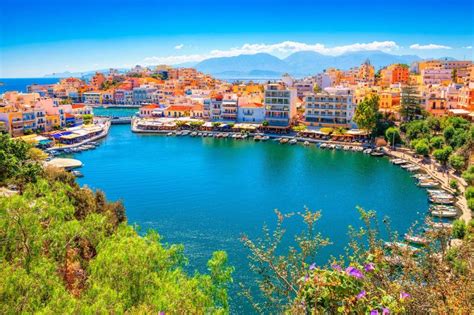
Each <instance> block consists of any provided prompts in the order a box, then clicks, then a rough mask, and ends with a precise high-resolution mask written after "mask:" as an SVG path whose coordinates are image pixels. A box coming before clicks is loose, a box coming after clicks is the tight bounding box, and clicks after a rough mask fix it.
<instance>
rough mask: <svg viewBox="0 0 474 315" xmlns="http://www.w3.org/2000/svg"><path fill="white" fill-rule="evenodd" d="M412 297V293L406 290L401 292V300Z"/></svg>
mask: <svg viewBox="0 0 474 315" xmlns="http://www.w3.org/2000/svg"><path fill="white" fill-rule="evenodd" d="M409 298H411V295H410V294H408V293H406V292H400V299H401V300H404V299H409Z"/></svg>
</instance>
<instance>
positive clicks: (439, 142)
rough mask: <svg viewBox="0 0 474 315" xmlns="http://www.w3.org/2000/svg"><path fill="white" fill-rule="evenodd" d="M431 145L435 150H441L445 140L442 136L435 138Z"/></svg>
mask: <svg viewBox="0 0 474 315" xmlns="http://www.w3.org/2000/svg"><path fill="white" fill-rule="evenodd" d="M430 145H431V147H432V148H434V149H441V148H442V147H443V145H444V139H443V137H441V136H437V137H433V138H431V140H430Z"/></svg>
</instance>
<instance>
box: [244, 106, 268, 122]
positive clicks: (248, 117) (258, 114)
mask: <svg viewBox="0 0 474 315" xmlns="http://www.w3.org/2000/svg"><path fill="white" fill-rule="evenodd" d="M264 120H265V107H264V106H263V104H260V103H244V104H240V102H239V108H238V110H237V121H238V122H243V123H262V122H263V121H264Z"/></svg>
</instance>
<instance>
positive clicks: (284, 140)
mask: <svg viewBox="0 0 474 315" xmlns="http://www.w3.org/2000/svg"><path fill="white" fill-rule="evenodd" d="M288 141H289V140H288V138H281V139H280V143H281V144H284V143H287V142H288Z"/></svg>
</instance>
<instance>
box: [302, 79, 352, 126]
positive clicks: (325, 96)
mask: <svg viewBox="0 0 474 315" xmlns="http://www.w3.org/2000/svg"><path fill="white" fill-rule="evenodd" d="M353 97H354V91H353V90H352V89H349V88H341V87H336V88H326V89H324V92H321V93H316V94H315V93H313V94H311V95H308V96H306V97H305V99H304V105H305V122H306V124H307V125H308V126H316V127H344V128H350V127H351V125H352V117H353V116H354V109H355V104H354V102H353Z"/></svg>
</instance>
